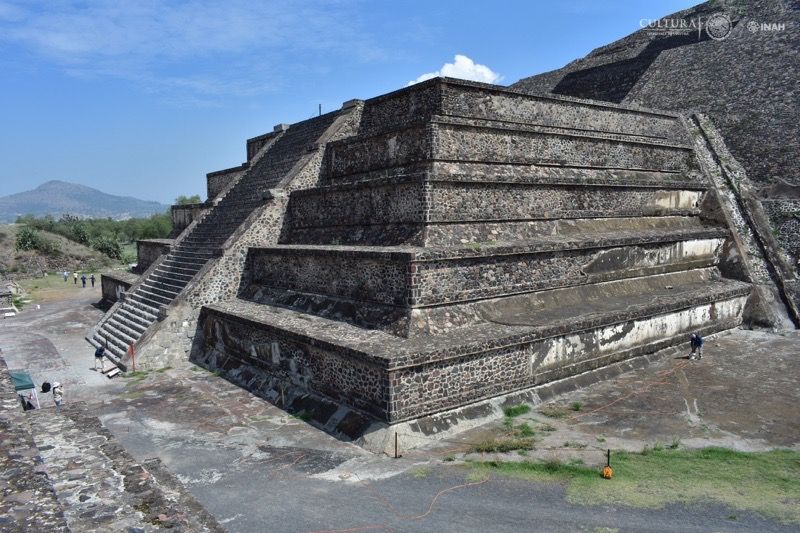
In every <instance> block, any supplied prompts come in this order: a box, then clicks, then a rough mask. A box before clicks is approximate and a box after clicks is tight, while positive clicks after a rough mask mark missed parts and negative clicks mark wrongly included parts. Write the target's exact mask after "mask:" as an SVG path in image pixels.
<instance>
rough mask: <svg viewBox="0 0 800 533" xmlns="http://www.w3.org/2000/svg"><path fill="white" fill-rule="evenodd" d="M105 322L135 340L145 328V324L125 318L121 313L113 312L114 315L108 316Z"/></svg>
mask: <svg viewBox="0 0 800 533" xmlns="http://www.w3.org/2000/svg"><path fill="white" fill-rule="evenodd" d="M107 322H108V323H110V324H111V325H113V326H114V327H115V328H116V329H118V330H120V331H122V332H123V333H125V334H126V335H128V336H130V337H132V338H134V339H137V340H138V339H139V338H140V337H141V336H142V335H143V334H144V332H145V331H146V330H147V327H146V326H143V325H142V324H140V323H138V322H135V321H132V320H129V319H127V318H125V317H124V316H122V314H121V313H114V316H112V317H110V318H109V319H108V321H107Z"/></svg>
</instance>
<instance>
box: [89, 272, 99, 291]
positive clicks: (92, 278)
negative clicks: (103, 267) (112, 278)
mask: <svg viewBox="0 0 800 533" xmlns="http://www.w3.org/2000/svg"><path fill="white" fill-rule="evenodd" d="M89 279H90V280H92V288H93V289H94V280H95V279H97V278H95V277H94V274H92V276H91V277H90V278H89Z"/></svg>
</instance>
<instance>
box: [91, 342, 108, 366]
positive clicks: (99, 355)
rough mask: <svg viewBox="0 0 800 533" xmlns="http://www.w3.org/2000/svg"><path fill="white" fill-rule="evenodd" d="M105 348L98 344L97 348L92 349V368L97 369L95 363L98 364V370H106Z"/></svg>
mask: <svg viewBox="0 0 800 533" xmlns="http://www.w3.org/2000/svg"><path fill="white" fill-rule="evenodd" d="M105 355H106V349H105V348H103V347H102V346H98V347H97V349H96V350H95V351H94V369H95V371H97V365H100V372H105V371H106V360H105V358H104V357H105Z"/></svg>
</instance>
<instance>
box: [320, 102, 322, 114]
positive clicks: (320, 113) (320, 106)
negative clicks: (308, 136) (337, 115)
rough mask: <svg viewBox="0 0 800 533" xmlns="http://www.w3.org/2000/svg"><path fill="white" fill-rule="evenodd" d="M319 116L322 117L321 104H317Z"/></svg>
mask: <svg viewBox="0 0 800 533" xmlns="http://www.w3.org/2000/svg"><path fill="white" fill-rule="evenodd" d="M319 114H320V116H321V115H322V104H319Z"/></svg>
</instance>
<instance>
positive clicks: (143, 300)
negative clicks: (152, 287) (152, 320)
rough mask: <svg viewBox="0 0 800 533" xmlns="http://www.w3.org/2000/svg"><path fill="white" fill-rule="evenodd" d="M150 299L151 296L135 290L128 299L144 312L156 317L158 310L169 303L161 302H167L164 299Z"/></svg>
mask: <svg viewBox="0 0 800 533" xmlns="http://www.w3.org/2000/svg"><path fill="white" fill-rule="evenodd" d="M152 297H153V295H152V294H149V293H147V292H146V291H141V290H137V291H136V292H134V293H132V294H131V295H130V296H129V297H128V299H129V300H132V303H134V304H138V306H139V307H141V308H142V309H143V310H145V311H146V312H148V313H150V314H155V315H156V316H158V310H159V309H160V308H161V307H162V306H164V305H166V304H167V303H169V302H164V301H163V300H167V299H166V298H163V299H153V298H152Z"/></svg>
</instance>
